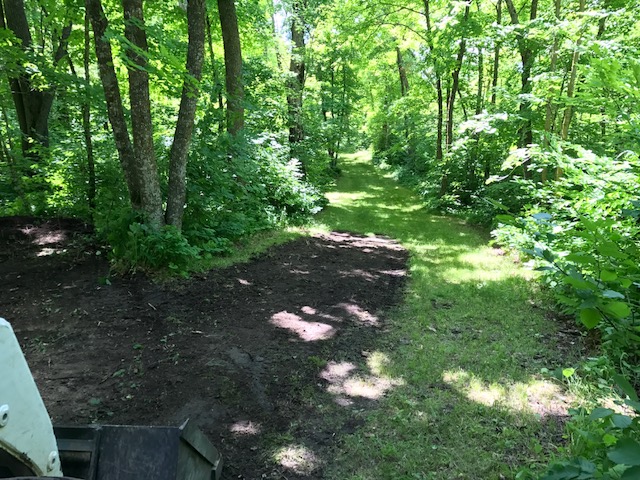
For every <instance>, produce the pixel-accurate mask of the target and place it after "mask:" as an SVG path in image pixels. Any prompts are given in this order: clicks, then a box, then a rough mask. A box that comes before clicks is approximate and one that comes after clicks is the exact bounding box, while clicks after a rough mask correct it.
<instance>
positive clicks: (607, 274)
mask: <svg viewBox="0 0 640 480" xmlns="http://www.w3.org/2000/svg"><path fill="white" fill-rule="evenodd" d="M616 278H618V274H617V273H616V272H612V271H610V270H603V271H601V272H600V280H602V281H603V282H613V281H614V280H615V279H616Z"/></svg>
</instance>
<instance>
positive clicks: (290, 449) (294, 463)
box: [274, 444, 321, 475]
mask: <svg viewBox="0 0 640 480" xmlns="http://www.w3.org/2000/svg"><path fill="white" fill-rule="evenodd" d="M274 459H275V461H276V462H277V463H279V464H280V465H282V466H283V467H284V468H286V469H287V470H291V471H292V472H294V473H296V474H298V475H311V474H312V473H313V472H314V471H315V470H317V469H318V468H319V467H320V465H321V462H320V459H319V458H318V456H317V455H316V454H315V453H313V451H312V450H310V449H309V448H307V447H305V446H304V445H296V444H293V445H287V446H285V447H282V448H280V449H279V450H278V451H277V452H276V453H275V455H274Z"/></svg>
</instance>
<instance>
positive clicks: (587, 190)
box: [494, 146, 640, 385]
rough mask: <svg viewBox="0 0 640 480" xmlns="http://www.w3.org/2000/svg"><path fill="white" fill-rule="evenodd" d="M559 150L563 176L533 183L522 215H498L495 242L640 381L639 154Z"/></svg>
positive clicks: (624, 368) (628, 374)
mask: <svg viewBox="0 0 640 480" xmlns="http://www.w3.org/2000/svg"><path fill="white" fill-rule="evenodd" d="M567 151H572V152H574V153H575V154H576V156H575V157H571V156H569V155H568V154H567V153H564V152H563V153H562V157H561V160H562V162H563V166H564V177H563V178H562V179H561V180H559V181H555V182H549V183H547V184H538V185H535V184H531V187H530V188H531V196H532V197H533V199H534V200H537V202H536V203H535V205H534V206H532V207H531V208H530V209H529V210H528V211H527V212H526V213H525V215H523V216H521V217H519V218H514V217H509V216H498V219H499V220H501V221H502V222H503V225H502V226H501V227H500V228H498V229H497V230H495V231H494V236H495V238H496V239H497V241H498V242H500V243H503V244H506V245H509V246H512V247H518V248H520V249H521V250H523V251H524V252H526V253H527V254H529V255H530V256H532V257H533V258H534V259H536V262H537V265H538V269H539V270H540V271H542V272H543V275H544V279H545V280H546V282H547V283H548V285H549V286H550V287H551V288H552V289H553V291H554V293H555V294H556V299H557V300H558V301H559V303H560V304H561V305H562V306H563V307H564V308H565V310H566V311H567V312H569V313H572V314H575V315H576V317H577V319H578V321H579V322H580V323H581V324H583V325H584V326H585V327H586V328H587V329H597V330H598V331H599V332H600V335H601V338H602V351H603V354H605V355H607V356H608V357H609V358H611V359H612V364H613V365H616V366H617V368H619V369H620V370H621V371H622V372H623V373H624V374H625V375H626V376H628V377H629V378H631V379H632V381H633V383H634V384H635V385H640V288H639V287H640V249H639V245H638V239H639V238H640V225H638V218H640V210H639V207H640V203H639V202H638V201H637V200H636V198H637V197H636V192H637V191H638V188H640V181H639V180H638V173H639V172H640V165H639V164H638V158H637V156H635V155H633V154H625V155H623V156H621V157H620V158H618V159H616V160H614V159H609V158H604V157H597V156H596V155H594V154H593V153H592V152H589V151H586V150H583V149H580V148H579V147H576V146H571V147H570V148H567Z"/></svg>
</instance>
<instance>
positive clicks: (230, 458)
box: [0, 218, 408, 479]
mask: <svg viewBox="0 0 640 480" xmlns="http://www.w3.org/2000/svg"><path fill="white" fill-rule="evenodd" d="M87 231H88V229H87V227H86V226H84V225H83V224H81V223H78V222H74V221H69V220H58V221H51V222H39V221H37V220H35V219H30V218H4V219H0V281H1V282H2V290H1V291H0V316H3V317H5V318H6V319H7V320H9V321H10V322H11V323H12V325H13V327H14V329H15V330H16V333H17V335H18V338H19V340H20V341H21V342H22V344H23V349H24V351H25V354H26V356H27V360H28V361H29V364H30V366H31V369H32V372H33V374H34V377H35V378H36V381H37V383H38V386H39V388H40V391H41V394H42V396H43V399H44V401H45V403H46V405H47V408H48V409H49V413H50V414H51V416H52V417H53V420H54V422H55V423H58V424H83V423H90V422H100V423H112V424H152V425H158V424H171V425H178V424H180V423H181V422H182V421H183V420H185V419H186V418H190V419H191V420H192V421H195V422H196V423H197V424H198V425H199V426H200V428H201V429H202V430H203V431H204V432H205V433H206V434H207V435H208V436H209V438H210V439H211V440H212V441H213V443H214V444H215V445H216V446H217V447H218V448H219V450H220V451H221V453H222V455H223V456H224V460H225V467H224V474H223V477H224V478H229V479H230V478H246V479H259V478H288V479H294V478H322V477H323V467H324V465H326V464H327V463H328V462H330V461H331V458H332V453H331V452H332V448H333V447H334V446H335V445H336V443H337V442H338V441H339V439H340V438H341V436H342V435H344V434H347V433H352V432H353V431H354V430H355V429H357V428H358V426H359V425H361V424H362V423H363V417H364V415H365V414H366V410H367V407H368V406H371V405H372V404H373V403H374V402H376V400H377V399H379V398H380V397H381V396H382V395H384V392H385V391H387V390H388V389H389V388H393V386H394V382H393V380H392V379H386V378H381V377H379V376H377V375H376V372H375V368H374V369H372V364H371V359H372V355H371V352H373V351H374V350H375V348H376V345H378V344H379V343H380V342H381V341H383V337H384V336H383V334H382V332H384V324H385V323H384V322H385V321H384V311H385V310H386V309H388V308H389V307H391V306H392V305H394V304H395V303H396V302H397V301H398V300H399V298H400V294H401V290H402V287H403V285H404V281H405V277H406V262H407V256H408V255H407V252H406V251H405V250H404V249H402V247H400V246H399V245H398V244H396V243H395V242H393V241H391V240H390V239H388V238H384V237H362V236H357V235H353V234H349V233H339V232H334V233H331V234H329V235H322V236H315V237H310V238H305V239H302V240H298V241H295V242H292V243H288V244H285V245H281V246H278V247H274V248H272V249H271V250H269V251H268V252H266V253H265V254H263V255H261V256H260V257H258V258H256V259H255V260H253V261H252V262H250V263H247V264H242V265H236V266H233V267H230V268H227V269H224V270H218V271H212V272H209V273H207V274H204V275H199V276H197V277H195V278H192V279H190V280H186V281H179V282H172V283H169V284H156V283H153V282H151V281H149V280H148V279H146V278H144V277H142V276H136V277H134V278H129V279H127V278H115V279H111V284H109V285H107V284H104V283H105V282H104V278H106V277H107V275H108V272H109V266H108V263H107V262H106V260H105V259H104V258H103V257H102V256H97V255H96V250H95V249H93V248H87V246H86V244H84V243H83V242H82V241H80V239H81V234H83V233H86V232H87Z"/></svg>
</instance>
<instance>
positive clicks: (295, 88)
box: [287, 1, 305, 156]
mask: <svg viewBox="0 0 640 480" xmlns="http://www.w3.org/2000/svg"><path fill="white" fill-rule="evenodd" d="M301 13H302V5H301V4H300V2H299V1H295V2H294V3H293V16H292V18H291V42H292V51H291V62H290V63H289V79H288V81H287V107H288V113H289V145H290V146H291V154H292V155H294V156H295V145H296V144H297V143H299V142H301V141H302V140H303V139H304V126H303V124H302V91H303V89H304V83H305V44H304V24H303V22H302V19H301Z"/></svg>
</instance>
